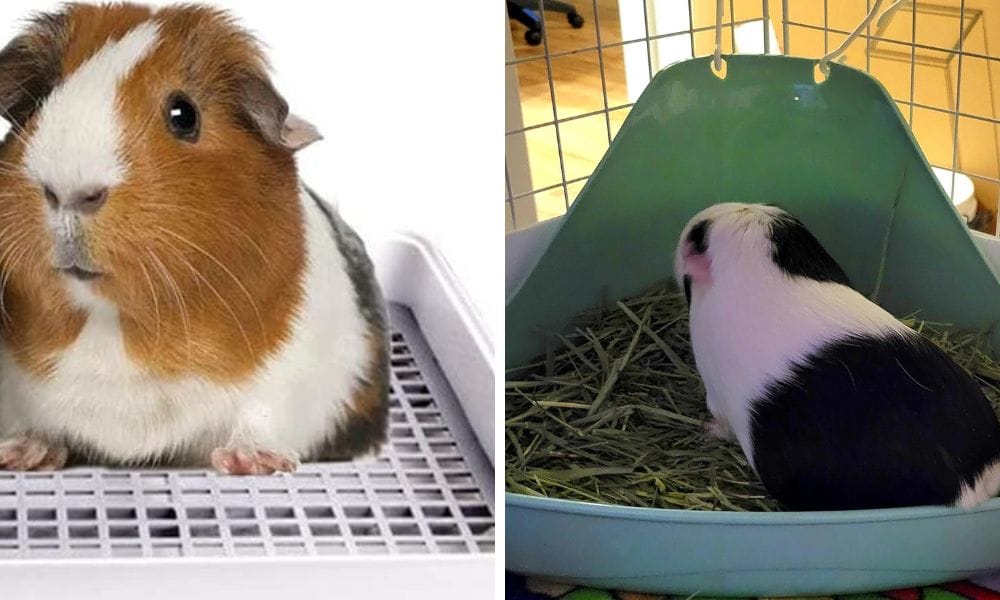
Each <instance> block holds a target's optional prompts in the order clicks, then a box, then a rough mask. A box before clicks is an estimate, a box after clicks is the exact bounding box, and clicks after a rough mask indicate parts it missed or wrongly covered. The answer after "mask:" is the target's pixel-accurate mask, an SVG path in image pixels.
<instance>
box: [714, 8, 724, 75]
mask: <svg viewBox="0 0 1000 600" xmlns="http://www.w3.org/2000/svg"><path fill="white" fill-rule="evenodd" d="M722 2H723V0H716V2H715V55H714V56H713V57H712V64H713V65H714V66H715V70H716V71H721V70H722Z"/></svg>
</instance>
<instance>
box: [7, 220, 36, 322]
mask: <svg viewBox="0 0 1000 600" xmlns="http://www.w3.org/2000/svg"><path fill="white" fill-rule="evenodd" d="M27 236H28V233H27V230H24V231H22V233H21V234H19V235H18V236H17V237H15V238H14V239H12V240H11V241H10V245H9V246H8V247H7V248H6V249H5V250H4V251H3V253H2V254H0V270H2V271H3V277H2V278H0V315H2V317H3V319H4V322H9V321H10V318H11V317H10V313H8V312H7V303H6V298H7V283H8V282H9V281H10V274H11V273H12V272H13V271H14V270H15V269H16V268H17V266H18V265H19V264H20V262H21V260H22V259H23V257H25V256H26V255H27V254H28V253H29V251H30V250H31V248H30V246H21V242H23V241H24V240H25V238H26V237H27ZM8 261H9V262H8Z"/></svg>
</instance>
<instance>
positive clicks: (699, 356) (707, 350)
mask: <svg viewBox="0 0 1000 600" xmlns="http://www.w3.org/2000/svg"><path fill="white" fill-rule="evenodd" d="M674 269H675V276H676V278H677V281H678V283H679V284H681V285H683V287H684V290H685V292H686V294H687V297H688V303H689V307H690V313H691V314H690V318H691V341H692V345H693V349H694V355H695V360H696V362H697V366H698V371H699V372H700V373H701V376H702V378H703V379H704V382H705V389H706V393H707V402H708V408H709V411H710V412H711V413H712V415H713V417H714V419H712V420H711V421H709V422H708V423H706V429H707V430H708V432H709V434H710V435H713V436H716V437H721V438H728V439H733V438H735V439H736V440H737V441H738V442H739V444H740V446H741V447H742V448H743V451H744V452H745V453H746V456H747V459H748V460H749V462H750V465H751V466H752V467H753V468H754V469H755V470H756V472H757V473H758V475H759V476H760V478H761V481H762V482H763V483H764V486H765V487H766V488H767V490H768V491H769V492H770V493H771V494H772V495H773V496H774V497H775V498H776V499H777V500H778V501H779V502H781V503H782V504H783V505H784V506H785V507H787V508H789V509H791V510H847V509H865V508H887V507H898V506H916V505H931V504H935V505H956V506H959V507H962V508H971V507H973V506H975V505H977V504H979V503H981V502H983V501H985V500H987V499H988V498H990V497H992V496H994V495H996V494H997V492H998V491H1000V422H998V420H997V415H996V414H995V413H994V412H993V410H992V408H991V407H990V404H989V402H988V401H987V400H986V398H985V397H984V396H983V393H982V391H981V389H980V388H979V386H978V385H977V384H976V382H975V381H974V380H973V379H972V377H971V376H970V375H969V374H968V373H966V372H965V371H964V370H963V369H962V368H961V367H959V366H958V365H957V364H955V363H954V362H953V361H952V360H951V359H950V358H948V356H946V355H945V354H944V353H943V352H942V351H941V350H940V349H939V348H938V347H937V346H935V345H934V344H933V343H931V342H929V341H927V340H926V339H925V338H923V337H922V336H921V335H919V334H918V333H916V332H915V331H913V330H912V329H910V328H908V327H907V326H905V325H904V324H902V323H901V322H899V321H898V320H897V319H896V318H894V317H893V316H892V315H891V314H889V313H888V312H886V311H885V310H883V309H882V308H880V307H879V306H877V305H876V304H875V303H873V302H871V301H869V300H868V299H867V298H865V297H864V296H863V295H861V294H860V293H858V292H856V291H855V290H853V289H852V288H851V287H850V284H849V282H848V279H847V276H846V275H845V274H844V271H843V270H842V269H841V268H840V266H839V265H838V264H837V262H836V261H835V260H834V259H833V258H832V257H831V256H830V255H829V254H828V253H827V252H826V250H824V248H823V247H822V245H820V243H819V242H818V241H817V240H816V238H815V237H814V236H813V235H812V234H811V233H810V232H809V231H808V230H807V229H806V228H805V227H804V226H803V225H802V223H801V222H799V221H798V220H797V219H795V218H794V217H792V216H791V215H789V214H788V213H787V212H785V211H783V210H781V209H779V208H776V207H773V206H763V205H748V204H737V203H725V204H717V205H715V206H712V207H709V208H708V209H705V210H703V211H702V212H700V213H698V214H697V215H695V217H694V218H693V219H691V221H690V222H689V223H688V224H687V226H686V227H685V228H684V231H683V232H682V233H681V238H680V242H679V245H678V249H677V253H676V257H675V265H674Z"/></svg>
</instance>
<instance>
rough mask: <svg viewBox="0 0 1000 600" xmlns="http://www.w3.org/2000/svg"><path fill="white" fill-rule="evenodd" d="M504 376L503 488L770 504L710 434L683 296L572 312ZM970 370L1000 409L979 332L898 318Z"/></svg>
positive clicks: (702, 504) (606, 499)
mask: <svg viewBox="0 0 1000 600" xmlns="http://www.w3.org/2000/svg"><path fill="white" fill-rule="evenodd" d="M578 322H580V323H584V324H585V325H580V326H579V327H578V328H577V329H576V331H575V333H574V334H573V335H570V336H566V337H559V338H558V339H557V340H556V343H555V344H554V348H553V350H551V351H550V352H549V353H547V355H546V357H545V358H544V360H541V361H539V362H537V363H535V364H531V365H528V366H527V367H526V368H521V369H518V370H517V371H516V372H512V373H511V374H516V380H509V381H507V383H506V422H505V433H506V452H505V456H506V487H507V490H508V491H511V492H516V493H519V494H529V495H534V496H547V497H551V498H566V499H572V500H582V501H585V502H597V503H603V504H617V505H624V506H642V507H657V508H681V509H695V510H734V511H773V510H780V508H779V506H778V504H777V503H776V502H775V501H774V500H773V499H772V498H770V497H769V496H768V495H767V493H766V492H765V490H764V488H763V486H762V485H761V483H760V481H759V480H758V479H757V477H756V475H755V474H754V473H753V471H752V470H751V469H750V468H749V466H748V465H747V461H746V458H745V457H744V456H743V452H742V450H740V448H739V446H738V445H737V444H735V443H729V442H722V441H717V440H712V439H709V438H708V437H707V436H706V435H705V434H704V433H703V430H702V423H703V422H704V421H705V420H706V419H707V418H708V416H709V415H708V409H707V408H706V406H705V391H704V387H703V386H702V383H701V379H700V378H699V377H698V374H697V372H696V370H695V364H694V357H693V355H692V353H691V344H690V339H689V337H688V323H687V307H686V305H685V301H684V296H683V294H681V293H679V292H677V291H675V290H668V289H659V290H657V291H654V292H650V293H647V294H644V295H642V296H641V297H638V298H633V299H630V300H626V301H624V302H618V303H616V304H615V305H614V306H612V307H609V308H608V309H605V310H599V311H594V312H591V313H586V314H583V315H581V317H580V319H579V321H578ZM904 322H906V323H907V324H908V325H910V326H911V327H913V328H914V329H916V330H917V331H919V332H920V333H922V334H923V335H925V336H926V337H927V338H929V339H930V340H932V341H933V342H935V343H936V344H938V345H939V346H940V347H941V348H942V349H943V350H944V351H945V352H947V353H948V354H949V355H950V356H951V357H952V358H953V359H955V361H956V362H958V364H960V365H961V366H962V367H964V368H965V369H967V370H968V371H969V372H970V373H972V374H973V375H974V376H976V378H977V379H978V380H979V382H980V383H981V384H982V386H983V391H984V392H985V393H986V396H987V397H988V398H989V400H990V402H992V403H993V406H994V408H995V409H997V410H998V412H1000V364H998V363H997V362H995V361H993V360H992V359H991V358H990V357H989V356H988V355H987V354H986V352H985V350H984V349H985V347H986V343H985V338H984V336H983V335H981V334H974V333H968V332H959V331H955V330H952V329H950V328H949V327H948V326H946V325H943V324H936V323H928V322H925V321H919V320H917V319H904Z"/></svg>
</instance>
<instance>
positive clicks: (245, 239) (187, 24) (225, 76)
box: [0, 5, 305, 382]
mask: <svg viewBox="0 0 1000 600" xmlns="http://www.w3.org/2000/svg"><path fill="white" fill-rule="evenodd" d="M149 14H150V11H149V9H147V8H144V7H137V6H134V5H113V6H105V7H101V8H96V7H87V6H79V5H70V7H69V8H67V9H66V15H67V16H68V23H69V25H68V27H69V31H70V34H69V42H68V45H67V49H66V52H65V54H64V57H63V62H62V70H63V77H65V76H67V75H68V74H70V73H71V72H72V70H73V69H75V68H78V67H79V65H80V64H82V63H83V62H84V61H85V60H86V59H87V58H88V57H89V56H90V55H92V54H93V53H94V52H96V51H97V50H98V49H99V48H100V47H101V46H103V45H104V43H106V42H107V41H108V40H114V39H118V38H120V37H121V36H123V35H124V34H125V33H126V32H127V31H128V30H129V29H130V28H131V27H133V26H134V25H135V24H136V23H138V22H140V21H142V20H144V19H145V18H147V17H148V15H149ZM155 18H156V19H157V20H158V21H159V23H160V26H161V34H160V40H161V41H160V44H159V46H158V47H157V48H156V49H155V50H154V51H153V52H152V53H151V54H150V55H149V56H148V57H147V58H146V59H145V60H143V61H142V62H140V63H139V65H138V66H137V67H136V68H135V69H134V70H133V71H132V73H131V74H130V75H129V77H128V78H127V79H126V80H125V81H123V82H122V84H121V87H120V89H119V97H120V98H121V106H122V107H123V113H122V118H123V122H124V130H125V132H126V134H127V135H126V136H125V139H126V142H127V143H126V144H125V146H124V147H123V155H124V156H123V157H124V159H125V162H126V163H127V164H128V165H129V171H128V174H127V175H126V178H125V179H126V181H125V183H123V184H121V185H120V186H117V187H115V188H114V189H112V190H111V191H110V194H109V198H108V201H107V204H106V205H105V206H104V207H103V208H102V209H101V210H100V211H99V212H98V213H97V214H96V215H95V216H93V217H92V218H91V219H89V220H88V222H87V223H85V224H84V228H85V235H86V239H87V245H88V248H89V251H90V253H91V255H92V259H93V261H94V263H95V265H96V266H97V267H98V268H99V269H100V270H101V271H102V272H104V273H106V275H105V276H103V277H102V278H101V279H100V280H98V281H97V282H95V283H94V284H93V285H94V289H95V290H96V291H97V293H98V294H99V295H101V296H103V297H104V298H106V299H108V300H109V301H111V302H113V303H114V304H115V305H117V307H118V308H119V314H120V322H121V327H122V333H123V337H124V341H125V348H126V351H127V352H128V354H129V356H130V358H132V359H133V360H134V361H136V362H137V363H138V364H140V365H142V366H144V367H145V368H146V369H147V370H148V371H149V372H150V373H152V374H154V375H157V376H161V377H178V376H182V375H201V376H204V377H207V378H210V379H212V380H215V381H220V382H235V381H240V380H242V379H245V378H247V377H249V376H250V375H251V374H252V373H254V371H255V370H256V369H257V368H258V367H259V366H260V365H261V363H262V362H263V361H264V360H266V358H267V357H268V356H269V355H270V354H271V353H273V352H274V351H275V350H276V349H277V348H278V347H279V346H280V345H281V344H282V342H283V341H284V340H285V339H286V337H287V335H288V333H289V327H290V324H291V321H292V319H293V317H294V314H295V311H296V309H297V307H298V306H299V304H300V303H301V299H302V294H303V291H302V288H301V280H302V274H303V271H304V267H305V264H304V261H305V256H304V253H305V250H304V247H303V244H304V231H303V225H302V221H303V219H302V215H301V206H300V203H299V201H298V197H297V196H298V178H297V174H296V168H295V163H294V160H293V157H292V153H291V151H289V150H288V149H287V148H284V147H282V146H280V145H277V144H274V143H268V142H267V141H266V140H265V139H264V138H263V136H262V135H261V132H260V131H259V130H258V129H255V128H254V122H253V121H252V120H251V119H248V117H247V114H246V110H245V108H244V107H245V104H246V102H247V99H246V97H245V96H246V86H245V82H246V80H247V78H256V79H258V80H259V79H260V78H263V79H264V80H265V81H266V70H265V64H264V60H263V57H262V55H261V53H260V51H259V49H258V48H257V46H256V44H255V43H254V42H253V40H252V38H250V37H249V36H248V35H247V34H245V33H244V32H242V31H241V30H239V29H238V28H236V27H235V26H234V25H233V24H232V22H231V21H230V19H229V18H228V17H227V16H225V15H224V14H223V13H221V12H218V11H215V10H212V9H207V8H201V7H191V6H182V7H174V8H167V9H162V10H160V11H158V12H157V13H156V16H155ZM175 91H182V92H184V93H185V94H187V96H188V97H190V98H191V99H192V100H193V101H194V102H195V104H196V105H197V106H198V107H199V110H200V118H201V136H200V138H199V139H198V141H197V143H194V144H191V143H187V142H184V141H181V140H178V139H176V138H174V137H173V136H172V135H171V134H170V132H169V131H168V130H167V128H166V126H165V106H164V103H165V101H166V99H167V97H168V96H169V95H170V94H171V93H172V92H175ZM278 113H280V111H278ZM30 129H31V122H30V121H29V123H27V130H28V131H27V134H28V135H30ZM23 151H24V146H23V143H22V141H21V139H20V138H19V137H12V138H9V139H8V140H7V141H6V142H5V143H4V145H3V146H2V147H0V160H2V161H3V163H2V164H3V165H17V164H19V163H20V157H21V155H22V154H23ZM0 189H2V190H3V192H4V193H3V194H2V195H0V266H2V267H3V270H4V278H5V283H6V285H5V286H4V289H3V303H4V308H5V310H6V313H7V314H8V317H7V318H5V319H3V327H2V330H3V333H4V335H5V336H6V337H7V340H8V344H9V347H10V348H11V350H12V352H13V354H14V356H15V358H16V360H17V361H18V363H19V364H21V365H22V366H23V367H25V368H27V369H29V370H30V371H31V372H33V373H35V374H37V375H44V374H45V373H47V372H48V370H49V369H50V368H51V365H52V363H53V360H54V359H55V358H56V357H57V355H58V353H59V351H61V350H62V349H64V348H65V347H66V346H68V345H69V344H71V343H72V342H73V340H74V339H75V338H76V336H77V335H78V334H79V332H80V330H81V328H82V326H83V324H84V322H85V320H86V316H85V315H84V314H82V313H81V312H80V311H78V310H76V309H75V308H73V306H72V305H71V304H70V301H69V298H68V297H67V294H66V293H65V292H64V290H63V287H62V286H61V285H60V282H59V277H61V276H60V275H58V274H57V273H55V272H54V271H53V270H52V269H51V268H50V267H49V265H50V259H49V258H48V257H49V253H50V252H51V241H50V235H49V233H48V231H47V230H46V229H45V227H44V220H43V219H44V210H45V208H44V207H45V204H44V199H43V197H42V194H41V191H40V190H39V189H38V188H37V186H36V184H34V183H33V182H30V181H26V180H25V179H24V178H23V176H22V175H20V174H19V173H17V172H15V171H14V170H12V169H8V168H4V169H2V172H0ZM7 226H10V227H11V229H10V230H9V231H7V232H6V233H5V231H4V228H5V227H7ZM18 232H19V233H18ZM264 249H266V251H265V250H264Z"/></svg>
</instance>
